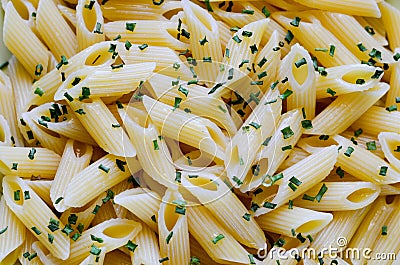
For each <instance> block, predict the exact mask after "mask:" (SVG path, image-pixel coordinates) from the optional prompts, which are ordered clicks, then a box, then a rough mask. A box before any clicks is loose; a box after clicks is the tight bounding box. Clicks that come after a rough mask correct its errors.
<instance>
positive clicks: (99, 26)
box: [93, 22, 103, 34]
mask: <svg viewBox="0 0 400 265" xmlns="http://www.w3.org/2000/svg"><path fill="white" fill-rule="evenodd" d="M93 33H96V34H103V31H101V23H100V22H96V28H95V30H94V31H93Z"/></svg>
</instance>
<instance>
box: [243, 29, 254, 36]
mask: <svg viewBox="0 0 400 265" xmlns="http://www.w3.org/2000/svg"><path fill="white" fill-rule="evenodd" d="M242 36H243V37H248V38H249V37H251V36H253V32H251V31H247V30H244V31H243V32H242Z"/></svg>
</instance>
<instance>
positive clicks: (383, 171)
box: [379, 166, 388, 176]
mask: <svg viewBox="0 0 400 265" xmlns="http://www.w3.org/2000/svg"><path fill="white" fill-rule="evenodd" d="M387 170H388V167H386V166H381V168H380V169H379V175H381V176H386V172H387Z"/></svg>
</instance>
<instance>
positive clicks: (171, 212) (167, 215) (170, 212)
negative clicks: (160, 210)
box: [164, 203, 179, 231]
mask: <svg viewBox="0 0 400 265" xmlns="http://www.w3.org/2000/svg"><path fill="white" fill-rule="evenodd" d="M175 207H176V206H175V205H173V204H170V203H168V204H167V205H166V206H165V212H164V220H165V226H166V227H167V229H168V231H171V230H172V229H174V227H175V225H176V223H177V222H178V219H179V215H178V214H176V213H175Z"/></svg>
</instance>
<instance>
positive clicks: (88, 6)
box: [84, 0, 95, 10]
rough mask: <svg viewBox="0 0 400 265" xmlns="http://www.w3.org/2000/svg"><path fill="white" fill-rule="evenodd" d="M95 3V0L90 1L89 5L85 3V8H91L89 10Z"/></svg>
mask: <svg viewBox="0 0 400 265" xmlns="http://www.w3.org/2000/svg"><path fill="white" fill-rule="evenodd" d="M94 3H95V1H94V0H92V1H90V2H89V4H88V5H85V6H84V8H87V9H89V10H92V8H93V5H94Z"/></svg>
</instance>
